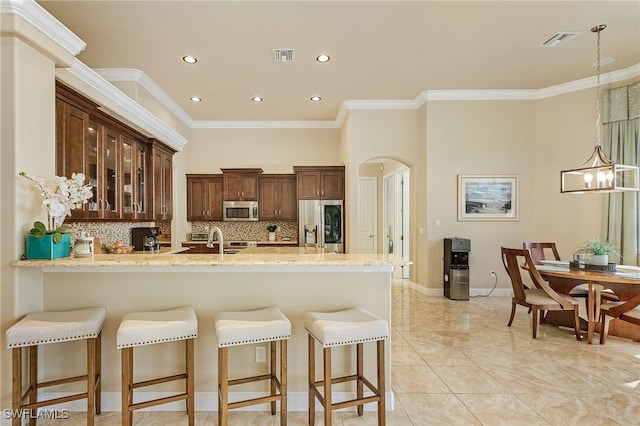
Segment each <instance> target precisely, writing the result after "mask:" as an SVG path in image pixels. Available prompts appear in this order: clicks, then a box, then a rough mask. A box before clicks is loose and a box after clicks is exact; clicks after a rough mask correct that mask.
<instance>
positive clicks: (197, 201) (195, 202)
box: [187, 178, 207, 221]
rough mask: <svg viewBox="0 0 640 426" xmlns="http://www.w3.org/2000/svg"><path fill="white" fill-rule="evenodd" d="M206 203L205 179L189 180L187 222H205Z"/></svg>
mask: <svg viewBox="0 0 640 426" xmlns="http://www.w3.org/2000/svg"><path fill="white" fill-rule="evenodd" d="M206 203H207V199H206V189H205V179H199V178H187V220H188V221H194V220H205V219H206V211H207V206H206Z"/></svg>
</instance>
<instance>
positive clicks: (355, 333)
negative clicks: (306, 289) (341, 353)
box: [304, 308, 389, 425]
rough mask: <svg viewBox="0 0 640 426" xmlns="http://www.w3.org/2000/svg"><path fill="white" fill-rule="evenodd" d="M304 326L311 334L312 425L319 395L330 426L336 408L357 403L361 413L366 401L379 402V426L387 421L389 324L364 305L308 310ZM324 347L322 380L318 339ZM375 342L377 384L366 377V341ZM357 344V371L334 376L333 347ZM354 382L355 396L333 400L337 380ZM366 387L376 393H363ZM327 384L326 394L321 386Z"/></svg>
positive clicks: (310, 393)
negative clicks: (318, 374)
mask: <svg viewBox="0 0 640 426" xmlns="http://www.w3.org/2000/svg"><path fill="white" fill-rule="evenodd" d="M304 326H305V328H306V330H307V332H308V333H309V338H308V344H309V349H308V355H309V425H313V424H314V423H315V400H316V398H317V399H318V401H320V403H321V404H322V406H323V408H324V419H325V420H324V424H325V425H331V423H332V416H333V410H337V409H341V408H346V407H353V406H357V411H358V415H359V416H362V414H363V411H364V410H363V407H364V404H367V403H370V402H377V405H378V425H384V424H385V423H386V411H385V410H386V402H385V377H384V376H385V369H384V350H385V349H384V342H385V340H387V339H388V338H389V324H388V323H387V321H385V320H383V319H382V318H379V317H377V316H376V315H373V314H372V313H370V312H367V311H365V310H364V309H361V308H353V309H346V310H343V311H338V312H308V313H306V314H305V315H304ZM316 340H317V341H318V343H320V345H321V346H322V348H323V361H324V362H323V380H320V381H316V366H315V364H316V363H315V342H316ZM366 342H376V351H377V362H376V364H377V368H376V371H377V386H374V385H373V384H372V383H371V382H370V381H369V380H368V379H366V378H365V377H364V374H363V371H364V366H363V359H364V343H366ZM345 345H356V374H352V375H348V376H344V377H337V378H332V374H331V349H332V348H333V347H337V346H345ZM350 381H355V383H356V398H354V399H351V400H348V401H342V402H335V403H334V402H333V398H332V394H331V386H332V384H335V383H342V382H350ZM364 386H367V388H368V389H369V390H370V391H371V392H372V393H373V395H371V396H364ZM320 387H324V394H323V393H322V392H320V390H319V388H320Z"/></svg>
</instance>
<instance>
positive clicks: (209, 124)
mask: <svg viewBox="0 0 640 426" xmlns="http://www.w3.org/2000/svg"><path fill="white" fill-rule="evenodd" d="M338 127H339V126H338V124H337V123H336V121H335V120H334V121H202V120H200V121H194V122H193V125H192V126H191V128H192V129H336V128H338Z"/></svg>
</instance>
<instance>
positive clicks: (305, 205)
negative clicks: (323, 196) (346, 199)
mask: <svg viewBox="0 0 640 426" xmlns="http://www.w3.org/2000/svg"><path fill="white" fill-rule="evenodd" d="M298 223H299V235H298V245H299V246H300V247H319V248H324V249H327V250H330V251H334V252H336V253H344V210H343V202H342V200H300V201H298Z"/></svg>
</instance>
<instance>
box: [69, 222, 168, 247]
mask: <svg viewBox="0 0 640 426" xmlns="http://www.w3.org/2000/svg"><path fill="white" fill-rule="evenodd" d="M67 224H68V225H69V227H70V228H71V229H70V230H71V232H72V233H73V234H72V241H74V240H75V239H76V238H79V237H81V236H83V235H84V234H88V235H89V236H91V237H96V238H100V242H101V243H102V244H104V243H114V242H116V241H122V243H123V244H126V245H130V244H131V228H137V227H139V226H158V227H160V229H161V230H162V233H163V234H171V221H158V222H153V221H151V222H71V223H67Z"/></svg>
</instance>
